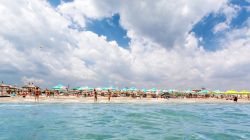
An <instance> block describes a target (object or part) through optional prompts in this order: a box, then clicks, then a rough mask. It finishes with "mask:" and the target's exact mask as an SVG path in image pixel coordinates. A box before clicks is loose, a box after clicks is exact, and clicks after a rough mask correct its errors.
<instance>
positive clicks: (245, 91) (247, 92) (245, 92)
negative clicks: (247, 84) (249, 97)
mask: <svg viewBox="0 0 250 140" xmlns="http://www.w3.org/2000/svg"><path fill="white" fill-rule="evenodd" d="M239 93H240V94H250V91H247V90H242V91H240V92H239Z"/></svg>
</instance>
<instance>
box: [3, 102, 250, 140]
mask: <svg viewBox="0 0 250 140" xmlns="http://www.w3.org/2000/svg"><path fill="white" fill-rule="evenodd" d="M0 140H250V104H237V103H231V104H225V103H223V104H202V103H194V104H192V103H188V104H181V103H178V104H163V103H159V104H156V103H154V104H149V103H147V104H142V103H140V104H135V103H134V104H128V103H126V104H116V103H110V104H108V103H106V104H100V103H93V104H79V103H77V104H73V103H60V104H58V103H57V104H55V103H51V104H49V103H31V104H27V103H25V104H24V103H20V104H18V103H0Z"/></svg>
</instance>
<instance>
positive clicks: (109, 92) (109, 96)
mask: <svg viewBox="0 0 250 140" xmlns="http://www.w3.org/2000/svg"><path fill="white" fill-rule="evenodd" d="M111 95H112V93H111V91H110V90H108V100H109V101H110V98H111Z"/></svg>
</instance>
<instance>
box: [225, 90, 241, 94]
mask: <svg viewBox="0 0 250 140" xmlns="http://www.w3.org/2000/svg"><path fill="white" fill-rule="evenodd" d="M238 93H239V92H238V91H236V90H228V91H226V92H225V94H238Z"/></svg>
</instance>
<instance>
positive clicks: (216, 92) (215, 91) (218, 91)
mask: <svg viewBox="0 0 250 140" xmlns="http://www.w3.org/2000/svg"><path fill="white" fill-rule="evenodd" d="M210 93H211V94H222V93H223V91H220V90H214V91H212V92H210Z"/></svg>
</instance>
